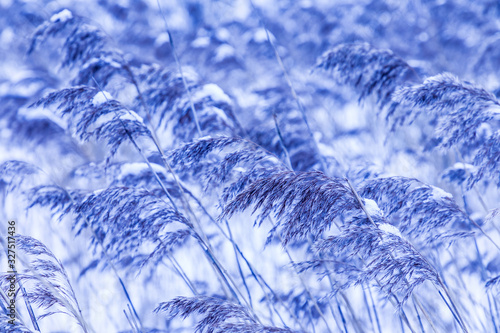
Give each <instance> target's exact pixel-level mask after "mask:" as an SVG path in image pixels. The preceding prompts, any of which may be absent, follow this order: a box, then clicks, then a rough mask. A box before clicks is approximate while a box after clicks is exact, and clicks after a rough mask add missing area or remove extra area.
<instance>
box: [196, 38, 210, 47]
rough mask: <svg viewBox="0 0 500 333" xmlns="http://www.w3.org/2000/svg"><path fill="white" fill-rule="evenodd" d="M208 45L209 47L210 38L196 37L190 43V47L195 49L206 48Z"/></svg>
mask: <svg viewBox="0 0 500 333" xmlns="http://www.w3.org/2000/svg"><path fill="white" fill-rule="evenodd" d="M208 45H210V37H198V38H196V39H195V40H194V41H193V42H192V43H191V46H192V47H197V48H198V47H199V48H201V47H207V46H208Z"/></svg>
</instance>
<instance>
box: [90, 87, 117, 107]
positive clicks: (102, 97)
mask: <svg viewBox="0 0 500 333" xmlns="http://www.w3.org/2000/svg"><path fill="white" fill-rule="evenodd" d="M111 99H113V96H111V94H110V93H108V92H107V91H104V92H101V91H100V92H98V93H97V94H95V96H94V98H92V104H94V106H98V105H101V104H102V103H104V102H107V101H109V100H111Z"/></svg>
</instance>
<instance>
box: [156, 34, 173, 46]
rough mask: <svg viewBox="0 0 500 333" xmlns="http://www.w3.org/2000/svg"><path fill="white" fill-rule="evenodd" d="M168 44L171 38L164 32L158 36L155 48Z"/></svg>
mask: <svg viewBox="0 0 500 333" xmlns="http://www.w3.org/2000/svg"><path fill="white" fill-rule="evenodd" d="M168 42H170V37H169V36H168V33H166V32H162V33H161V34H159V35H158V37H156V40H155V46H156V47H158V46H161V45H163V44H165V43H168Z"/></svg>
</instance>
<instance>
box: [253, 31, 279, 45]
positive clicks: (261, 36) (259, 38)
mask: <svg viewBox="0 0 500 333" xmlns="http://www.w3.org/2000/svg"><path fill="white" fill-rule="evenodd" d="M269 38H270V39H271V40H272V41H274V39H275V38H274V36H273V35H272V34H271V33H270V32H269ZM253 40H254V42H256V43H264V42H265V41H267V33H266V29H264V28H260V29H257V31H255V33H254V35H253Z"/></svg>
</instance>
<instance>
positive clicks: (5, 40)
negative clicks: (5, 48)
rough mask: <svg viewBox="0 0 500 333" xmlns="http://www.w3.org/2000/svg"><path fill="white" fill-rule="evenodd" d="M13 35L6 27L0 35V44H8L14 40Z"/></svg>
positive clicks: (12, 31) (10, 29) (9, 28)
mask: <svg viewBox="0 0 500 333" xmlns="http://www.w3.org/2000/svg"><path fill="white" fill-rule="evenodd" d="M14 37H15V34H14V30H12V28H11V27H6V28H5V29H4V30H3V31H2V33H1V34H0V42H1V43H2V44H4V45H5V44H9V43H10V42H12V41H13V40H14Z"/></svg>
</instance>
